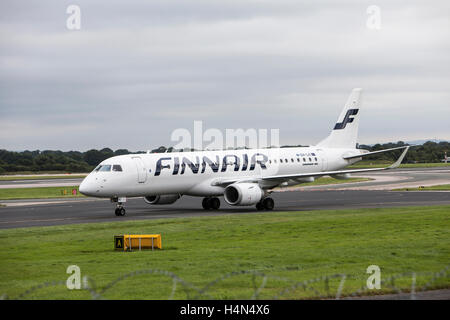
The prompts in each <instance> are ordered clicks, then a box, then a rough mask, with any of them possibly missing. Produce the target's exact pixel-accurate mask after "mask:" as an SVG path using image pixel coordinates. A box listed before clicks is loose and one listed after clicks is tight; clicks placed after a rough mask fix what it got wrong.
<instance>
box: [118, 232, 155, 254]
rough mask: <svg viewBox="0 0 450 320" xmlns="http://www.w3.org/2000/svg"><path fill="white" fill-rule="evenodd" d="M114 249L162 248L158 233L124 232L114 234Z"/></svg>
mask: <svg viewBox="0 0 450 320" xmlns="http://www.w3.org/2000/svg"><path fill="white" fill-rule="evenodd" d="M114 249H116V250H120V251H132V249H138V250H142V249H151V250H154V249H162V243H161V235H160V234H124V235H121V236H114Z"/></svg>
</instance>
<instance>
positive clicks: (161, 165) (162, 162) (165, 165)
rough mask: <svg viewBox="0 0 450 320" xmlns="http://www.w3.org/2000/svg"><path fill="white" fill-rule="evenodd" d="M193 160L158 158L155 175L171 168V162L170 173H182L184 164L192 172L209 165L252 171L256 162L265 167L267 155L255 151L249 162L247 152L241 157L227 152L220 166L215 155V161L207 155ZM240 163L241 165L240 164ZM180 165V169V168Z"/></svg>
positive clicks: (217, 167)
mask: <svg viewBox="0 0 450 320" xmlns="http://www.w3.org/2000/svg"><path fill="white" fill-rule="evenodd" d="M195 158H196V160H195V162H193V161H191V160H190V159H189V158H187V157H183V158H182V159H181V161H180V158H179V157H173V159H172V157H163V158H159V159H158V160H157V161H156V169H155V176H159V175H161V171H162V170H164V169H169V170H170V168H171V164H172V163H173V170H172V175H177V174H184V173H185V170H186V166H188V167H189V168H190V169H191V171H192V173H193V174H197V173H199V172H200V173H204V172H205V171H206V168H207V166H209V167H210V168H211V170H212V172H219V169H220V172H225V171H227V169H228V167H229V166H232V167H233V170H234V171H239V170H241V171H246V170H249V171H252V170H255V168H256V164H258V165H259V166H260V167H261V169H267V166H266V163H267V162H268V161H269V157H268V156H267V155H265V154H262V153H255V154H253V155H252V156H251V157H250V164H249V156H248V155H247V154H243V155H242V159H241V158H240V157H239V156H237V155H234V154H227V155H225V156H224V157H223V158H222V166H220V163H219V160H220V157H219V156H218V155H217V156H216V159H215V161H214V160H211V159H210V158H208V157H207V156H203V157H202V162H201V163H200V159H199V157H198V156H196V157H195ZM241 164H242V166H241ZM180 167H181V170H180Z"/></svg>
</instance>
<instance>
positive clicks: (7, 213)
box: [0, 168, 450, 229]
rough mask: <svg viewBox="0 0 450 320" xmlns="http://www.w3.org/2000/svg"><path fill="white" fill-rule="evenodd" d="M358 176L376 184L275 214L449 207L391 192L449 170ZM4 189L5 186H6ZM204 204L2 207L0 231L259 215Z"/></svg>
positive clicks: (300, 198)
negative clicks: (121, 212)
mask: <svg viewBox="0 0 450 320" xmlns="http://www.w3.org/2000/svg"><path fill="white" fill-rule="evenodd" d="M358 176H365V177H369V178H371V179H375V180H372V181H367V182H358V183H344V184H336V185H322V186H310V187H301V186H300V187H291V188H289V189H287V188H282V189H280V190H278V191H277V192H274V193H273V194H272V197H273V198H274V200H275V209H274V211H304V210H323V209H351V208H382V207H394V206H431V205H450V192H445V191H406V192H400V191H390V190H391V189H395V188H409V187H410V188H412V187H418V186H427V185H436V184H450V170H449V169H448V168H426V169H422V168H421V169H398V170H392V171H391V170H388V171H382V172H376V173H370V174H367V175H362V174H358ZM69 180H70V181H69V183H70V184H71V185H76V184H79V183H80V182H81V180H82V179H69ZM73 180H77V181H73ZM8 183H10V181H8ZM42 183H48V180H47V181H46V180H37V181H31V182H30V181H26V183H24V184H23V185H26V184H31V185H33V186H39V185H41V184H42ZM51 183H56V184H57V183H68V181H52V182H51ZM2 185H3V186H4V185H7V183H4V184H2ZM286 191H291V192H286ZM201 200H202V198H194V197H188V196H183V197H182V198H181V199H180V200H179V201H177V202H176V203H174V204H171V205H148V204H147V203H145V202H144V200H143V199H142V198H135V199H129V200H128V201H127V202H126V204H125V208H126V210H127V214H126V216H124V217H116V216H115V215H114V208H115V205H114V204H113V203H111V202H110V201H109V200H108V199H106V200H104V199H95V198H70V199H68V198H67V199H43V200H37V199H30V200H10V201H0V203H1V204H3V205H6V207H0V229H5V228H20V227H32V226H51V225H63V224H73V223H88V222H111V221H130V220H142V219H163V218H181V217H194V216H213V215H223V214H241V213H257V212H260V211H256V209H255V208H254V206H250V207H232V206H229V205H228V204H226V203H225V201H224V200H223V199H221V208H220V209H219V210H218V211H205V210H203V209H202V207H201Z"/></svg>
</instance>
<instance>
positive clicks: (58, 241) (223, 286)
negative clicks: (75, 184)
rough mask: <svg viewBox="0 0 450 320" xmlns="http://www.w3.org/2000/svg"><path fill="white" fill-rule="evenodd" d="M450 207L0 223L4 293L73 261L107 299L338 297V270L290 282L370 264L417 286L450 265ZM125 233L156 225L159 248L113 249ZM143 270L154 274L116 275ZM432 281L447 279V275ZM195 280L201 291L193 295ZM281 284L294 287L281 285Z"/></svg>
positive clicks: (56, 290) (57, 273) (13, 294)
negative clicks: (305, 285) (307, 284)
mask: <svg viewBox="0 0 450 320" xmlns="http://www.w3.org/2000/svg"><path fill="white" fill-rule="evenodd" d="M449 213H450V206H435V207H408V208H389V209H386V208H385V209H358V210H327V211H299V212H267V213H249V214H239V215H223V216H215V217H201V218H200V217H196V218H179V219H164V220H141V221H133V222H113V223H95V224H94V223H92V224H81V225H65V226H55V227H34V228H23V229H4V230H0V244H1V247H2V249H1V251H0V267H1V270H2V277H1V278H0V295H2V294H5V295H6V297H8V298H17V297H19V295H20V294H21V293H24V292H25V291H26V290H28V289H30V288H32V287H33V286H36V285H40V284H42V283H44V282H48V281H61V282H62V283H65V281H66V279H67V277H68V276H69V275H68V274H66V269H67V267H68V266H69V265H77V266H79V267H80V269H81V276H89V277H90V278H91V279H93V280H94V281H95V290H96V291H97V292H100V293H101V295H102V297H104V298H106V299H167V298H168V297H169V296H171V295H172V294H173V298H175V299H184V298H187V297H189V298H213V299H250V298H252V296H253V295H254V294H255V292H258V296H257V297H258V298H262V299H271V298H274V297H279V298H282V299H299V298H308V297H316V296H318V292H320V294H328V295H329V296H334V295H335V294H336V291H337V288H338V286H339V282H340V280H341V276H339V277H337V278H330V280H329V281H328V282H326V281H318V282H315V283H313V284H312V286H313V287H314V288H315V289H316V290H317V292H316V291H314V290H306V291H305V290H303V289H302V288H295V284H296V282H298V281H304V280H308V279H314V278H317V277H322V276H326V275H329V276H331V275H335V274H345V275H346V279H345V282H344V285H343V291H342V292H343V294H350V293H352V292H355V291H356V290H358V289H359V288H361V287H363V286H365V284H366V280H367V278H368V276H369V275H368V274H367V273H366V269H367V267H368V266H369V265H378V266H379V267H380V268H381V278H382V280H386V279H388V278H389V277H391V276H393V275H397V274H401V273H408V272H416V277H417V278H416V281H417V282H416V287H417V288H419V287H420V286H422V285H424V283H425V282H427V281H429V280H430V279H431V278H432V274H427V273H436V272H439V271H441V270H443V269H444V268H445V267H447V266H448V265H449V264H450V237H449V235H450V221H449ZM124 233H125V234H126V233H142V234H147V233H160V234H161V235H162V240H163V250H160V251H159V250H155V251H141V252H138V251H134V252H117V251H114V250H113V236H114V235H119V234H124ZM149 269H151V270H153V271H152V272H154V273H157V274H141V275H135V276H132V277H126V278H125V279H124V280H122V281H119V282H117V283H114V282H113V281H114V280H116V279H117V278H118V277H120V276H125V275H126V274H128V273H130V272H134V271H138V270H149ZM155 270H160V271H155ZM163 271H164V272H165V271H167V272H171V273H174V274H176V275H177V276H178V277H180V279H183V281H186V283H190V284H191V285H192V287H185V286H184V285H183V282H182V281H181V280H180V281H178V282H177V286H176V290H175V291H172V290H173V280H172V278H171V277H168V276H166V275H167V274H166V275H164V272H163ZM255 271H258V272H259V273H255ZM233 272H234V273H233ZM227 274H228V276H227ZM217 279H218V280H217ZM214 280H217V281H215V282H213V281H214ZM388 283H389V284H390V283H391V281H388ZM263 284H264V285H263ZM395 285H396V286H397V287H401V288H405V289H408V288H410V286H411V277H410V276H405V277H402V278H399V279H397V280H396V281H395ZM431 287H434V288H436V287H450V278H449V275H448V274H447V275H446V276H445V277H440V278H438V280H437V281H436V282H434V283H433V284H432V286H431ZM195 288H205V292H204V293H203V294H200V295H197V294H198V291H197V290H196V289H195ZM258 288H259V289H258ZM286 288H291V289H292V290H290V291H289V290H288V291H287V292H284V291H283V290H285V289H286ZM102 289H107V290H106V291H104V292H102ZM258 290H259V291H258ZM375 291H376V293H381V292H389V291H391V290H390V289H389V287H388V286H387V285H386V284H385V283H382V289H381V290H378V291H377V290H375ZM366 294H367V293H366ZM23 298H27V299H90V298H91V295H90V293H89V292H88V291H87V290H68V289H67V288H66V287H65V286H64V285H59V286H54V287H47V288H42V289H38V290H36V291H32V292H30V293H29V294H27V295H25V296H23Z"/></svg>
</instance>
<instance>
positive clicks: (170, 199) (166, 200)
mask: <svg viewBox="0 0 450 320" xmlns="http://www.w3.org/2000/svg"><path fill="white" fill-rule="evenodd" d="M180 197H181V196H180V195H179V194H162V195H156V196H146V197H144V201H145V202H147V203H148V204H171V203H174V202H175V201H177V200H178V199H180Z"/></svg>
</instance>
